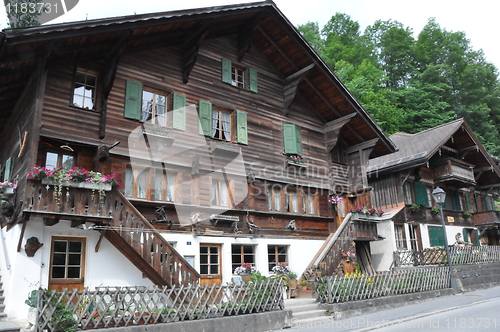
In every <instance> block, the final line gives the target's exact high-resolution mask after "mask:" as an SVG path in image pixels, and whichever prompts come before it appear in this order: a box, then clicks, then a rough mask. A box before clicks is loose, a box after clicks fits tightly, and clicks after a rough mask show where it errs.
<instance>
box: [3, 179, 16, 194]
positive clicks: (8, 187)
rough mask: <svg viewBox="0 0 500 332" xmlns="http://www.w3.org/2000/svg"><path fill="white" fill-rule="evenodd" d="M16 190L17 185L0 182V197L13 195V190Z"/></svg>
mask: <svg viewBox="0 0 500 332" xmlns="http://www.w3.org/2000/svg"><path fill="white" fill-rule="evenodd" d="M16 188H17V185H15V184H14V183H12V182H10V181H3V182H0V195H3V196H9V195H13V194H14V190H15V189H16Z"/></svg>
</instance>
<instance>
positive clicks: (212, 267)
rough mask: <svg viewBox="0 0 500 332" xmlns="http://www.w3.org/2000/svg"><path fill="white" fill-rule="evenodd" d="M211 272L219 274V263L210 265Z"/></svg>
mask: <svg viewBox="0 0 500 332" xmlns="http://www.w3.org/2000/svg"><path fill="white" fill-rule="evenodd" d="M210 274H219V265H210Z"/></svg>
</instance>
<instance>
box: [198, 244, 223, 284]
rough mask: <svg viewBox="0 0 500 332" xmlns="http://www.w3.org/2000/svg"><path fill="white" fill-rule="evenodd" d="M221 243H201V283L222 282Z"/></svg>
mask: <svg viewBox="0 0 500 332" xmlns="http://www.w3.org/2000/svg"><path fill="white" fill-rule="evenodd" d="M221 253H222V250H221V245H220V244H200V275H201V279H200V285H201V286H204V285H213V284H214V283H215V284H217V285H220V284H221V283H222V264H221V262H222V257H221Z"/></svg>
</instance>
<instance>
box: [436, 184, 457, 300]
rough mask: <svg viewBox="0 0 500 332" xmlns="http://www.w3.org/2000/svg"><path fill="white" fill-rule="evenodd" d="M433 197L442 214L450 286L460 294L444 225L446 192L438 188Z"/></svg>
mask: <svg viewBox="0 0 500 332" xmlns="http://www.w3.org/2000/svg"><path fill="white" fill-rule="evenodd" d="M432 197H433V198H434V202H436V204H437V205H439V212H441V224H442V225H443V235H444V248H445V249H446V260H447V261H448V268H449V269H450V285H451V288H453V291H454V292H455V293H457V292H458V289H457V284H456V282H455V278H454V277H453V269H452V267H451V255H450V248H449V247H448V237H447V236H446V225H445V224H444V216H443V204H444V201H445V199H446V192H445V191H444V190H443V189H441V188H439V187H436V188H435V189H434V190H433V191H432Z"/></svg>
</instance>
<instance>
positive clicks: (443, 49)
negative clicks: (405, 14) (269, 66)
mask: <svg viewBox="0 0 500 332" xmlns="http://www.w3.org/2000/svg"><path fill="white" fill-rule="evenodd" d="M297 29H298V30H299V32H300V33H301V34H302V35H303V37H304V38H305V39H306V40H307V41H308V42H309V43H310V44H311V45H312V47H313V48H314V49H315V50H316V51H317V53H318V54H319V55H320V56H321V57H322V58H323V60H324V61H325V62H326V63H327V64H328V65H329V66H330V67H331V68H332V70H333V71H334V73H335V74H336V75H337V76H338V77H339V78H340V80H341V81H342V82H343V83H344V84H345V85H346V87H347V88H348V89H349V91H351V93H352V94H353V95H354V96H355V97H356V98H357V99H358V101H359V102H360V103H361V105H363V107H364V108H365V109H366V110H367V111H368V112H369V113H370V115H371V116H372V117H373V118H374V119H375V121H376V122H377V123H378V124H379V125H380V126H381V127H382V129H383V130H384V131H385V132H386V133H387V134H388V135H391V134H393V133H395V132H406V133H416V132H420V131H422V130H425V129H429V128H432V127H434V126H437V125H440V124H443V123H446V122H449V121H452V120H454V119H456V118H461V117H463V118H465V120H466V121H467V122H468V123H469V125H470V126H471V128H472V129H473V130H474V132H475V134H476V135H477V136H478V137H479V139H480V140H481V142H482V143H483V145H484V146H485V147H486V149H487V150H488V151H489V152H490V153H491V154H493V155H496V156H500V131H499V129H498V128H499V125H500V84H499V79H498V69H497V68H496V67H495V66H494V65H493V64H492V63H489V62H487V61H486V59H485V56H484V53H483V51H482V50H474V49H472V47H471V43H470V41H469V40H468V39H467V37H466V35H465V33H464V32H453V31H447V30H445V29H443V28H441V26H440V25H439V24H438V22H436V20H435V19H434V18H430V19H429V20H428V22H427V24H426V25H425V27H424V28H423V29H422V31H421V32H420V33H419V34H418V35H417V36H414V33H413V29H412V28H410V27H405V26H404V25H403V24H401V23H399V22H397V21H394V20H389V21H382V20H378V21H376V22H375V23H374V24H373V25H371V26H368V27H367V28H366V29H365V31H364V32H362V31H360V25H359V23H358V22H355V21H353V20H352V19H351V18H350V16H348V15H346V14H341V13H337V14H335V15H334V16H332V18H331V19H330V21H328V23H327V24H325V26H323V27H322V28H321V29H320V27H319V25H318V23H315V22H308V23H306V24H303V25H299V26H298V27H297ZM492 42H493V41H492Z"/></svg>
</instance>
